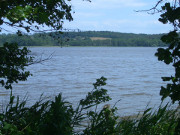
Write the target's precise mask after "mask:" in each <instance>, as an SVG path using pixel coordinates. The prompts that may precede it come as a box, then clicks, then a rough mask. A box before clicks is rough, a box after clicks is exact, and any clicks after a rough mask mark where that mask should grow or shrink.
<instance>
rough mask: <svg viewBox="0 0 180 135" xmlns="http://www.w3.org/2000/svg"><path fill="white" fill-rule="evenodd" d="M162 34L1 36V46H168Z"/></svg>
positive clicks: (80, 33) (93, 33) (107, 32)
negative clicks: (9, 43) (162, 38)
mask: <svg viewBox="0 0 180 135" xmlns="http://www.w3.org/2000/svg"><path fill="white" fill-rule="evenodd" d="M161 36H162V34H153V35H148V34H133V33H119V32H109V31H86V32H65V33H63V34H59V33H58V34H57V33H44V34H33V35H23V36H20V37H19V36H17V35H13V34H7V35H6V34H2V35H0V45H2V44H3V43H4V42H17V43H18V44H19V46H132V47H133V46H144V47H156V46H166V44H164V43H162V42H161V40H160V38H161Z"/></svg>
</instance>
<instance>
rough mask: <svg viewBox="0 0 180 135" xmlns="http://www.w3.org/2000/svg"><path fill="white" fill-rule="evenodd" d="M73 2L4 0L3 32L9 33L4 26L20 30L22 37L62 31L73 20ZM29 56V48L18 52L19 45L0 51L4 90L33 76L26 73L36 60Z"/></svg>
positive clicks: (0, 8) (0, 20) (0, 7)
mask: <svg viewBox="0 0 180 135" xmlns="http://www.w3.org/2000/svg"><path fill="white" fill-rule="evenodd" d="M70 1H71V0H68V1H65V0H1V1H0V11H1V12H0V31H1V30H6V29H5V28H4V27H3V26H4V24H5V25H8V26H10V27H13V28H17V34H18V35H19V36H20V35H22V33H24V32H31V31H33V32H42V31H43V32H44V31H49V30H51V31H52V30H54V31H61V30H62V25H63V22H64V20H68V21H72V20H73V18H72V15H71V14H72V13H71V11H72V8H71V5H70V3H69V2H70ZM68 3H69V4H68ZM43 27H44V29H42V28H43ZM6 31H7V30H6ZM28 53H29V50H28V49H27V48H25V47H24V48H23V49H19V48H18V45H17V44H16V43H10V44H9V43H5V44H4V46H3V47H1V48H0V56H1V60H0V84H2V86H3V87H5V88H6V89H12V86H11V84H12V83H14V82H16V83H18V81H20V80H26V79H27V77H28V76H29V75H30V73H29V72H27V71H25V72H24V69H25V66H27V65H29V62H30V63H32V61H33V58H32V57H27V55H28Z"/></svg>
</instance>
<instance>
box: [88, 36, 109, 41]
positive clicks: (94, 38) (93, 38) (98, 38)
mask: <svg viewBox="0 0 180 135" xmlns="http://www.w3.org/2000/svg"><path fill="white" fill-rule="evenodd" d="M90 39H91V40H92V41H94V40H111V39H112V38H104V37H90Z"/></svg>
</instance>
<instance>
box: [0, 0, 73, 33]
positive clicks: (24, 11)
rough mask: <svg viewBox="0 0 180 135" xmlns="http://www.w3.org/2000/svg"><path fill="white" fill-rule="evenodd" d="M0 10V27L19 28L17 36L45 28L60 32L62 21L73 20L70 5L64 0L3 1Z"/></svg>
mask: <svg viewBox="0 0 180 135" xmlns="http://www.w3.org/2000/svg"><path fill="white" fill-rule="evenodd" d="M68 1H70V0H68ZM0 10H1V12H0V25H1V26H2V25H3V24H6V25H8V26H11V27H16V28H20V29H18V31H17V33H18V34H21V32H22V30H26V31H27V32H30V31H34V32H41V31H42V30H41V28H42V27H45V26H48V28H50V30H52V29H53V30H61V29H62V25H63V21H64V20H69V21H72V20H73V18H72V15H71V10H72V9H71V5H70V4H67V3H66V1H65V0H3V1H0ZM41 26H42V27H41ZM0 29H1V30H2V29H4V28H2V27H0ZM43 31H48V29H46V30H43Z"/></svg>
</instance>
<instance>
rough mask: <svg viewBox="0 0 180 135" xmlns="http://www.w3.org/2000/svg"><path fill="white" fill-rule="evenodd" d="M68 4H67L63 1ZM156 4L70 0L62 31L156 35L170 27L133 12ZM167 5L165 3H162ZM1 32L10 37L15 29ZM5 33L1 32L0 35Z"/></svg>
mask: <svg viewBox="0 0 180 135" xmlns="http://www.w3.org/2000/svg"><path fill="white" fill-rule="evenodd" d="M66 1H68V0H66ZM157 1H158V0H91V2H88V1H87V0H71V1H69V2H68V4H70V5H72V10H73V11H72V12H75V13H72V16H73V18H74V20H73V21H71V22H68V21H65V22H64V25H63V27H64V28H65V29H73V30H80V31H114V32H122V33H136V34H140V33H144V34H160V33H168V32H169V31H170V30H172V29H173V27H172V26H171V25H170V24H166V25H165V24H162V23H160V22H159V21H158V18H159V17H160V14H154V15H151V14H148V13H147V12H136V11H138V10H147V9H150V8H152V7H153V6H154V5H155V4H156V3H157ZM166 1H167V0H166ZM4 27H5V29H7V30H9V31H10V32H11V33H12V32H14V33H15V32H16V31H17V29H15V30H14V29H13V28H8V27H7V26H4ZM3 32H5V33H6V31H2V33H3Z"/></svg>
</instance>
